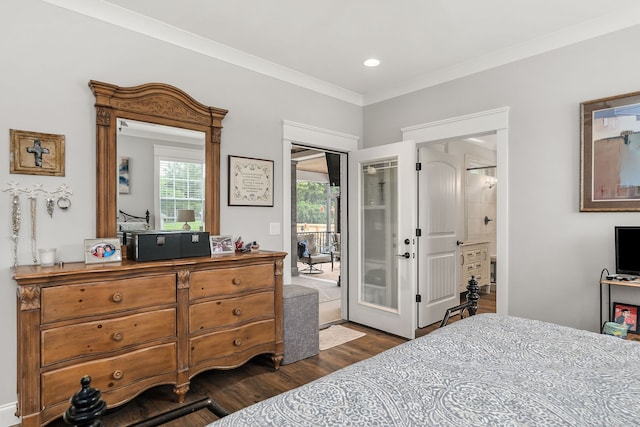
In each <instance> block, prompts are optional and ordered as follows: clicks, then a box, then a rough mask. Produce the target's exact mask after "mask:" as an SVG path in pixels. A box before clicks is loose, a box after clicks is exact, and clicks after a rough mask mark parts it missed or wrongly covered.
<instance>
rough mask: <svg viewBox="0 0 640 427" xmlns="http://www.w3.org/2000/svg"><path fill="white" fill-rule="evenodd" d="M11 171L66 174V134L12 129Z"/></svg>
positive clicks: (53, 174) (29, 173)
mask: <svg viewBox="0 0 640 427" xmlns="http://www.w3.org/2000/svg"><path fill="white" fill-rule="evenodd" d="M9 133H10V135H11V151H10V152H9V164H10V167H11V171H10V172H11V173H19V174H27V175H48V176H64V135H54V134H50V133H40V132H30V131H25V130H16V129H10V130H9Z"/></svg>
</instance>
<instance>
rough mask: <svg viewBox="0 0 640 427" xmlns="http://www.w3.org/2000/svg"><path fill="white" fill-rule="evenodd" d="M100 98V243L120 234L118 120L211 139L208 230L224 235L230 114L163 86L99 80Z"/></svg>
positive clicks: (94, 83) (207, 149)
mask: <svg viewBox="0 0 640 427" xmlns="http://www.w3.org/2000/svg"><path fill="white" fill-rule="evenodd" d="M89 86H90V87H91V90H92V91H93V94H94V95H95V97H96V104H95V106H96V237H113V236H115V235H116V233H117V225H116V222H117V205H118V203H117V196H118V166H117V161H118V152H117V151H118V150H117V141H116V134H117V119H119V118H120V119H131V120H138V121H141V122H149V123H155V124H160V125H165V126H175V127H180V128H184V129H191V130H196V131H201V132H203V133H204V134H205V177H206V179H205V186H204V194H205V200H204V216H205V217H204V224H205V230H206V231H209V232H210V233H211V234H213V235H217V234H220V135H221V130H222V119H224V116H225V115H226V114H227V112H228V111H227V110H224V109H222V108H216V107H209V106H206V105H203V104H201V103H199V102H198V101H196V100H195V99H193V98H191V97H190V96H189V95H187V94H186V93H185V92H183V91H182V90H180V89H178V88H175V87H173V86H170V85H167V84H163V83H147V84H143V85H140V86H133V87H119V86H116V85H112V84H109V83H102V82H98V81H95V80H91V81H90V82H89Z"/></svg>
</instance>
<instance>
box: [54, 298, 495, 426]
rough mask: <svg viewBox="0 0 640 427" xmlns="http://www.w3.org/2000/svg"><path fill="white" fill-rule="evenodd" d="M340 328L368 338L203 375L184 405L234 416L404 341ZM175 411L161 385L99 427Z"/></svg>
mask: <svg viewBox="0 0 640 427" xmlns="http://www.w3.org/2000/svg"><path fill="white" fill-rule="evenodd" d="M461 301H462V302H464V301H465V300H464V297H463V296H461ZM495 310H496V304H495V292H492V293H491V294H490V295H485V294H481V295H480V301H479V309H478V313H490V312H495ZM443 314H444V313H443ZM457 320H459V317H458V316H454V317H452V318H451V320H450V322H455V321H457ZM344 325H345V326H348V327H350V328H353V329H356V330H360V331H363V332H365V333H366V335H365V336H364V337H362V338H359V339H357V340H354V341H351V342H348V343H346V344H342V345H340V346H337V347H333V348H330V349H328V350H324V351H321V352H320V354H319V355H318V356H314V357H310V358H308V359H304V360H301V361H298V362H295V363H292V364H289V365H284V366H282V367H280V369H279V370H278V371H276V370H274V369H273V364H272V363H271V359H269V358H268V357H257V358H254V359H252V360H251V361H249V362H248V363H247V364H245V365H243V366H241V367H239V368H236V369H231V370H228V371H208V372H204V373H202V374H200V375H197V376H196V377H195V378H193V380H192V381H191V388H190V390H189V392H188V393H187V396H186V399H185V403H190V402H193V401H196V400H198V399H200V398H202V397H205V396H206V397H210V398H212V399H213V400H215V401H216V402H217V403H218V404H219V405H221V406H222V407H224V408H225V409H226V410H228V411H229V412H234V411H237V410H238V409H241V408H244V407H246V406H249V405H251V404H253V403H256V402H259V401H261V400H264V399H267V398H269V397H271V396H275V395H277V394H279V393H282V392H284V391H287V390H291V389H293V388H295V387H298V386H301V385H303V384H306V383H308V382H310V381H313V380H315V379H317V378H320V377H322V376H324V375H327V374H329V373H331V372H334V371H336V370H338V369H340V368H343V367H345V366H348V365H351V364H353V363H355V362H358V361H360V360H363V359H366V358H368V357H371V356H373V355H375V354H378V353H380V352H382V351H384V350H387V349H389V348H391V347H394V346H396V345H398V344H401V343H403V342H405V341H406V340H405V339H404V338H400V337H398V336H395V335H390V334H387V333H384V332H381V331H378V330H375V329H371V328H368V327H365V326H362V325H359V324H355V323H351V322H348V323H345V324H344ZM438 326H439V324H438V323H436V324H434V325H431V326H428V327H426V328H422V329H419V330H418V331H417V333H416V335H418V336H422V335H426V334H428V333H430V332H431V331H433V330H435V329H437V327H438ZM78 381H79V379H78ZM79 387H80V386H79V383H78V388H79ZM178 406H180V405H179V404H177V403H175V399H174V394H173V386H171V385H166V386H159V387H155V388H153V389H151V390H147V391H146V392H144V393H142V394H141V395H140V396H138V397H137V398H136V399H134V400H133V401H131V402H129V403H127V404H125V405H123V406H121V407H119V408H115V409H114V410H111V411H109V412H108V414H107V415H106V416H105V417H104V418H103V422H104V425H105V426H125V425H127V424H131V423H134V422H136V421H140V420H143V419H146V418H149V417H152V416H154V415H156V414H158V413H161V412H164V411H167V410H170V409H174V408H176V407H178ZM216 419H217V418H216V416H215V415H213V414H212V413H210V412H209V411H207V410H206V409H203V410H200V411H198V412H195V413H192V414H190V415H187V416H184V417H182V418H180V419H179V420H175V421H171V422H169V423H167V424H165V426H166V427H196V426H205V425H207V424H208V423H210V422H212V421H214V420H216ZM49 425H50V426H51V427H64V426H66V424H65V423H64V422H63V421H62V420H61V419H59V420H55V421H54V422H52V423H51V424H49Z"/></svg>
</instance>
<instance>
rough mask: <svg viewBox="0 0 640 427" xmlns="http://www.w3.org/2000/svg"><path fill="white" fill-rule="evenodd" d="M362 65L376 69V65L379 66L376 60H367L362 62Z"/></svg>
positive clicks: (378, 61)
mask: <svg viewBox="0 0 640 427" xmlns="http://www.w3.org/2000/svg"><path fill="white" fill-rule="evenodd" d="M364 65H365V66H366V67H377V66H378V65H380V60H379V59H376V58H369V59H367V60H366V61H364Z"/></svg>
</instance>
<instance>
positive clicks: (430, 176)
mask: <svg viewBox="0 0 640 427" xmlns="http://www.w3.org/2000/svg"><path fill="white" fill-rule="evenodd" d="M419 159H420V163H421V164H422V170H421V171H420V173H419V175H418V176H419V178H418V188H419V196H418V199H419V202H418V203H419V206H418V224H419V225H418V227H419V228H420V229H421V231H422V237H421V238H420V242H419V260H418V274H419V293H420V295H421V300H422V302H421V303H420V304H419V309H418V326H419V327H421V328H423V327H425V326H427V325H430V324H432V323H434V322H437V321H439V320H441V319H442V317H443V316H444V314H445V312H446V310H447V309H448V308H450V307H454V306H456V305H458V304H459V303H460V293H459V289H458V282H459V278H458V277H459V271H460V263H459V259H460V257H459V254H458V241H460V240H462V239H461V236H462V234H463V230H464V225H463V219H464V205H463V203H462V182H461V181H462V174H463V171H464V158H463V157H462V156H460V155H458V156H455V155H452V154H448V153H444V152H442V151H438V150H434V149H430V148H426V147H422V148H420V150H419Z"/></svg>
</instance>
